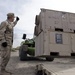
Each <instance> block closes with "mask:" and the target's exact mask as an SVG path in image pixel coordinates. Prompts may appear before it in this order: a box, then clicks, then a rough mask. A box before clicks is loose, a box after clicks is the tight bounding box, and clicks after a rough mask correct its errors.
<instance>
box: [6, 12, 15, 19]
mask: <svg viewBox="0 0 75 75" xmlns="http://www.w3.org/2000/svg"><path fill="white" fill-rule="evenodd" d="M7 17H14V18H15V15H14V13H8V14H7Z"/></svg>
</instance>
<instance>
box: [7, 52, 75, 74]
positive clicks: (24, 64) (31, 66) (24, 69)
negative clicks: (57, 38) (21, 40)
mask: <svg viewBox="0 0 75 75" xmlns="http://www.w3.org/2000/svg"><path fill="white" fill-rule="evenodd" d="M37 64H43V65H51V67H52V65H55V67H57V66H56V65H58V66H59V67H62V68H63V69H69V68H72V67H73V68H74V67H75V59H72V58H71V59H70V58H58V59H56V58H55V60H54V61H53V62H48V61H45V60H35V61H34V60H30V61H20V60H19V56H18V51H16V52H12V53H11V59H10V61H9V63H8V65H7V70H8V71H10V72H12V73H13V74H12V75H35V73H36V65H37ZM65 66H66V67H65ZM64 67H65V68H64Z"/></svg>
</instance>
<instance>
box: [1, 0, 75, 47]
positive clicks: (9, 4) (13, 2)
mask: <svg viewBox="0 0 75 75" xmlns="http://www.w3.org/2000/svg"><path fill="white" fill-rule="evenodd" d="M4 1H5V0H0V3H1V4H0V17H1V18H0V22H1V21H2V20H4V19H5V16H6V14H7V13H8V12H14V13H15V14H16V15H18V16H19V17H20V21H19V22H18V24H17V25H16V26H15V28H14V34H15V35H14V46H17V45H19V44H20V42H21V41H22V35H23V33H26V34H27V38H32V37H33V32H34V26H35V16H36V15H37V14H39V12H40V8H46V9H53V10H60V11H67V12H75V9H74V7H75V1H74V0H6V2H4Z"/></svg>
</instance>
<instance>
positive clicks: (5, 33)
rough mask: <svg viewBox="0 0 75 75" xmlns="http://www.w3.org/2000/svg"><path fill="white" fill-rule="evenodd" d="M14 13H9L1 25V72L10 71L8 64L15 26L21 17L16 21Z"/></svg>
mask: <svg viewBox="0 0 75 75" xmlns="http://www.w3.org/2000/svg"><path fill="white" fill-rule="evenodd" d="M14 18H15V16H14V13H8V14H7V20H6V21H3V22H2V23H1V25H0V47H1V48H0V49H1V73H2V74H3V73H8V71H6V70H5V69H6V66H7V64H8V62H9V59H10V54H11V48H12V44H13V41H12V40H13V27H14V26H15V25H16V24H17V22H18V21H19V17H16V20H15V21H14Z"/></svg>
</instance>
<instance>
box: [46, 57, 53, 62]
mask: <svg viewBox="0 0 75 75" xmlns="http://www.w3.org/2000/svg"><path fill="white" fill-rule="evenodd" d="M46 60H47V61H53V60H54V58H53V57H46Z"/></svg>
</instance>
